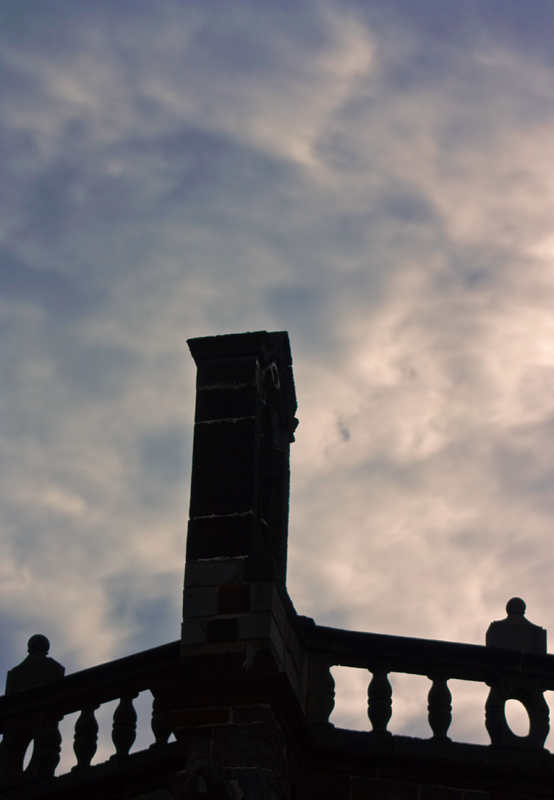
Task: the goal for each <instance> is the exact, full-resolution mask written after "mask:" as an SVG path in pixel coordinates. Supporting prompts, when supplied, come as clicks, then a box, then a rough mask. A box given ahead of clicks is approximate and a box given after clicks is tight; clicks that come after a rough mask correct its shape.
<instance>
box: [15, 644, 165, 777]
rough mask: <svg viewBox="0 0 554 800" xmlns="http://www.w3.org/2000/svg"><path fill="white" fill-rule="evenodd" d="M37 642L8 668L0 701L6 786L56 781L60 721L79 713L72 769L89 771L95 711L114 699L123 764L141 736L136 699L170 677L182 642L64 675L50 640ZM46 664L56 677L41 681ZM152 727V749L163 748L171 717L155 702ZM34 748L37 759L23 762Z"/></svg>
mask: <svg viewBox="0 0 554 800" xmlns="http://www.w3.org/2000/svg"><path fill="white" fill-rule="evenodd" d="M38 639H39V643H40V644H41V650H40V652H38V651H37V649H36V647H35V648H34V649H33V647H34V645H35V644H36V640H37V637H32V639H31V640H30V644H29V651H30V652H29V656H28V657H27V659H25V661H24V662H22V664H21V665H19V666H18V667H15V668H14V669H13V670H10V673H9V675H8V682H7V694H6V695H5V696H4V697H1V698H0V732H1V733H2V734H3V739H2V742H1V743H0V788H1V787H7V786H11V785H15V784H17V783H19V782H21V781H26V780H36V779H37V778H43V779H44V778H46V779H48V778H52V777H53V776H54V775H55V773H56V769H57V767H58V765H59V762H60V752H61V746H62V737H61V735H60V729H59V725H60V722H61V720H63V719H64V718H65V717H68V716H74V715H76V714H77V718H76V721H75V724H74V730H73V732H72V733H73V751H74V754H75V758H76V764H75V766H74V767H73V768H72V770H71V772H72V773H80V772H87V771H88V770H90V768H91V763H92V761H93V759H94V757H95V755H96V753H97V748H98V732H99V725H98V720H97V711H98V709H99V708H100V707H101V706H103V705H104V704H106V703H110V702H112V701H117V707H116V708H115V710H114V712H113V720H112V741H113V745H114V748H115V753H114V755H113V757H112V758H111V759H110V761H113V762H114V766H113V768H114V769H117V768H120V767H123V766H124V765H125V762H126V759H127V758H128V757H129V753H130V750H131V748H132V746H133V744H134V742H135V739H136V735H137V712H136V709H135V706H134V700H135V698H137V696H138V694H139V693H140V692H142V691H145V690H147V689H151V688H152V687H155V685H156V682H157V681H158V682H159V681H163V680H167V679H168V678H170V677H171V675H172V670H174V669H175V665H176V664H177V663H178V659H179V645H180V643H179V642H174V643H171V644H169V645H164V646H163V647H159V648H155V649H154V650H151V651H148V652H146V653H139V654H137V655H135V656H130V657H128V658H124V659H119V660H118V661H113V662H111V663H109V664H103V665H100V666H99V667H93V668H92V669H89V670H84V671H82V672H80V673H74V674H73V675H69V676H66V677H63V667H61V666H60V665H57V668H56V666H55V665H56V662H54V661H53V659H50V658H48V657H47V653H48V644H49V643H48V640H47V639H46V637H38ZM37 652H38V654H37ZM41 666H43V667H44V673H46V674H47V675H48V676H49V677H50V676H52V675H54V676H55V677H50V679H49V680H47V682H41ZM151 729H152V735H153V738H155V744H154V745H153V747H155V748H157V750H159V749H160V747H162V749H163V747H164V746H165V745H167V743H168V739H169V737H170V735H171V732H172V731H171V725H170V720H169V717H168V714H167V712H166V711H165V709H164V708H163V706H162V705H161V704H160V703H159V701H157V700H155V699H153V703H152V707H151ZM64 744H68V743H67V742H65V743H64ZM29 748H32V756H31V759H30V761H29V763H28V765H25V756H26V753H27V752H28V750H29ZM66 763H67V759H66Z"/></svg>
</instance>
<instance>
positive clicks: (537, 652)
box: [303, 598, 554, 756]
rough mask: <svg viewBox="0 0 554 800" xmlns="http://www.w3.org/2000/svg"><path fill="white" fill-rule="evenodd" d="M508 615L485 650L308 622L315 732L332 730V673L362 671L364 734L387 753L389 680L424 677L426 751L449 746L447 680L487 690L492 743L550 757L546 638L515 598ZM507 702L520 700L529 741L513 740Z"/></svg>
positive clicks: (552, 683)
mask: <svg viewBox="0 0 554 800" xmlns="http://www.w3.org/2000/svg"><path fill="white" fill-rule="evenodd" d="M507 611H508V616H507V618H506V619H505V620H501V621H499V622H493V623H492V625H491V626H490V628H489V630H488V632H487V646H484V647H483V646H479V645H471V644H458V643H455V642H446V641H434V640H426V639H412V638H408V637H403V636H389V635H385V634H376V633H357V632H353V631H345V630H339V629H334V628H326V627H322V626H319V625H315V624H314V623H313V622H312V621H309V620H306V621H305V623H304V630H303V634H304V636H303V638H304V644H305V647H306V648H307V650H308V653H309V667H308V672H309V679H308V693H307V699H306V709H307V719H308V722H309V723H310V724H311V725H312V729H313V730H315V732H316V733H317V731H318V729H319V733H320V734H325V731H326V730H327V731H328V733H327V734H325V738H328V736H329V734H330V731H329V729H332V726H331V724H330V723H329V717H330V715H331V712H332V711H333V708H334V702H335V700H334V680H333V677H332V674H331V667H333V666H343V667H354V668H358V669H365V670H368V671H369V672H370V673H371V678H370V679H369V680H368V692H367V696H368V707H367V714H368V717H369V724H368V728H369V730H368V733H366V734H365V735H366V736H369V741H371V740H373V741H374V742H376V743H379V744H378V746H379V747H383V746H386V745H385V743H386V742H387V740H390V742H391V747H392V746H393V745H392V739H394V738H397V737H392V736H391V734H390V733H389V731H388V730H387V726H388V723H389V720H390V718H391V714H392V687H391V683H390V681H389V675H390V674H391V673H408V674H414V675H424V676H427V677H428V678H429V681H430V687H429V693H428V720H429V733H430V736H429V746H431V747H435V748H437V747H442V748H443V750H444V746H443V743H450V739H449V737H448V730H449V727H450V723H451V721H452V703H451V701H452V696H451V693H450V689H449V687H448V681H449V680H450V679H459V680H463V681H478V682H481V683H484V684H486V685H487V686H489V687H490V690H489V694H488V699H487V701H486V705H485V709H484V724H485V726H486V729H487V731H488V734H489V736H490V740H491V744H492V745H493V746H498V747H499V748H509V749H510V750H511V751H512V750H513V749H518V750H524V751H527V752H529V751H540V753H541V754H545V753H546V755H547V756H548V751H545V750H544V749H543V748H544V742H545V740H546V737H547V736H548V732H549V727H550V726H549V709H548V705H547V703H546V701H545V699H544V692H545V691H546V690H548V689H550V690H554V655H547V654H546V632H545V631H544V630H543V629H542V628H540V627H539V626H536V625H533V624H532V623H530V622H528V620H526V619H525V617H524V611H525V604H524V603H523V601H522V600H519V598H514V599H512V600H511V601H510V602H509V603H508V605H507ZM510 699H515V700H518V701H519V702H520V703H522V704H523V706H524V707H525V709H526V711H527V714H528V716H529V723H530V726H529V733H528V735H527V736H516V734H514V733H513V732H512V730H511V729H510V727H509V725H508V723H507V720H506V714H505V705H506V702H507V701H508V700H510ZM337 733H338V731H337ZM398 738H399V737H398ZM403 738H407V737H403ZM419 741H421V740H419ZM451 744H454V743H451ZM476 747H478V746H476ZM482 749H483V750H487V749H488V748H486V747H482ZM452 752H453V751H452Z"/></svg>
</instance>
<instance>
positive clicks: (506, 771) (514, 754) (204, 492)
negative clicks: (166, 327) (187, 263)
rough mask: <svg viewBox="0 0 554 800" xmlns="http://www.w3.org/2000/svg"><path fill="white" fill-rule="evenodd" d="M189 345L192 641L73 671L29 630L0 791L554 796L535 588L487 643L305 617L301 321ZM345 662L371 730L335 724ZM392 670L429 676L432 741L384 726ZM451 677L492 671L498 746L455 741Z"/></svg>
mask: <svg viewBox="0 0 554 800" xmlns="http://www.w3.org/2000/svg"><path fill="white" fill-rule="evenodd" d="M189 344H190V348H191V351H192V354H193V357H194V359H195V361H196V364H197V366H198V394H197V401H196V422H195V435H194V455H193V474H192V490H191V503H190V523H189V534H188V542H187V561H186V569H185V592H184V613H183V629H182V638H181V640H180V641H176V642H172V643H170V644H167V645H164V646H162V647H157V648H154V649H153V650H149V651H147V652H144V653H138V654H136V655H131V656H129V657H128V658H123V659H119V660H117V661H113V662H111V663H108V664H102V665H100V666H98V667H93V668H92V669H88V670H84V671H83V672H78V673H75V674H73V675H67V676H65V677H64V669H63V667H62V666H60V665H59V664H58V663H57V662H56V661H55V660H53V659H52V658H49V657H48V655H47V654H48V647H49V643H48V640H47V639H46V637H44V636H40V635H37V636H33V637H32V638H31V639H30V641H29V655H28V656H27V658H26V659H25V660H24V661H23V662H22V663H21V664H20V665H19V666H17V667H14V668H13V669H12V670H10V672H9V673H8V678H7V682H6V695H5V696H4V697H2V698H0V725H1V731H2V733H3V741H2V744H1V746H0V781H1V784H0V786H1V788H0V798H6V799H7V798H9V800H18V798H37V799H38V798H56V799H58V798H59V800H62V798H63V800H69V799H70V798H79V799H84V800H86V799H87V798H91V800H92V798H106V800H109V799H110V798H114V799H115V798H135V799H138V798H142V799H143V800H146V798H148V800H169V799H170V798H182V799H183V800H185V798H186V800H193V799H194V798H196V800H241V799H242V798H244V800H324V799H325V798H329V800H389V799H390V800H393V799H394V800H489V798H490V800H509V799H511V800H517V798H528V799H530V798H546V797H548V798H552V797H554V756H552V755H551V754H550V753H549V752H548V751H547V750H545V749H544V742H545V739H546V736H547V734H548V730H549V723H548V706H547V705H546V702H545V700H544V691H545V690H547V689H550V690H554V656H551V655H547V654H546V634H545V631H544V630H543V629H542V628H539V627H538V626H535V625H532V624H531V623H529V622H528V621H527V620H526V619H525V617H524V612H525V604H524V603H523V601H522V600H519V599H518V598H514V599H512V600H511V601H510V602H509V603H508V606H507V611H508V616H507V618H506V619H505V620H502V621H500V622H493V623H492V625H491V626H490V628H489V631H488V633H487V640H486V641H487V644H486V646H485V647H480V646H476V645H469V644H457V643H451V642H439V641H431V640H425V639H411V638H407V637H401V636H386V635H381V634H375V633H356V632H353V631H345V630H337V629H334V628H326V627H321V626H319V625H317V624H316V623H315V622H314V621H313V620H312V619H307V618H306V617H301V616H298V615H297V614H296V612H295V610H294V607H293V605H292V603H291V601H290V599H289V597H288V594H287V590H286V586H285V572H286V557H287V516H288V496H289V446H290V443H291V442H292V441H293V438H294V436H293V433H294V429H295V425H296V420H295V416H294V415H295V410H296V400H295V393H294V383H293V376H292V368H291V354H290V349H289V342H288V337H287V334H286V333H266V332H265V331H262V332H258V333H246V334H241V335H232V336H218V337H213V338H204V339H193V340H192V341H191V342H190V343H189ZM316 535H317V532H315V531H314V537H315V536H316ZM314 546H316V542H315V541H314ZM337 664H338V665H344V666H347V667H353V668H356V669H361V670H367V671H368V712H367V713H368V718H369V719H368V730H367V731H365V732H359V731H357V732H356V731H349V730H340V729H337V728H335V727H334V726H333V725H332V724H330V723H329V715H330V713H331V711H332V709H333V704H334V685H333V679H332V676H331V672H330V668H331V667H332V666H333V665H337ZM390 673H412V674H416V675H424V676H427V678H428V679H429V694H428V721H429V737H428V738H425V739H416V738H410V737H407V736H395V735H392V734H391V733H390V732H389V731H388V730H387V725H388V723H389V720H390V717H391V706H392V701H393V700H394V698H393V697H392V690H391V684H390V682H389V674H390ZM452 678H456V679H460V680H464V681H479V682H482V683H484V684H487V685H488V686H489V687H490V692H489V695H488V700H487V703H486V707H485V708H484V709H483V718H482V721H483V725H485V726H486V729H487V731H488V733H489V735H490V740H491V744H490V745H489V746H484V745H474V744H464V743H459V742H453V741H451V740H450V739H449V737H448V730H449V726H450V722H451V695H450V691H449V688H448V681H449V679H452ZM146 689H148V690H150V692H151V693H152V695H153V698H154V701H153V708H152V715H151V729H152V732H153V737H154V738H155V744H153V745H152V746H150V747H148V748H147V749H143V750H139V751H138V752H132V753H130V754H129V751H130V749H131V747H132V745H133V742H134V741H135V731H136V712H135V708H134V706H133V701H134V699H135V698H136V697H137V695H138V693H139V692H142V691H144V690H146ZM509 698H515V699H517V700H519V701H520V702H521V703H522V704H523V705H524V706H525V708H526V709H527V712H528V715H529V720H530V730H529V735H528V736H526V737H517V736H515V735H514V734H513V733H512V731H511V730H510V728H509V727H508V725H507V722H506V717H505V704H506V701H507V700H508V699H509ZM110 701H116V704H117V707H116V709H115V713H113V730H112V739H113V751H112V752H113V755H112V756H111V757H110V758H108V760H106V761H104V762H103V763H98V764H94V765H92V766H91V761H92V760H93V758H94V756H95V753H96V749H97V732H98V724H97V719H96V712H97V709H99V707H100V706H101V705H102V704H105V703H108V702H110ZM70 714H75V717H74V719H75V718H76V723H75V724H74V732H73V733H72V735H71V736H70V737H69V741H64V742H63V743H62V742H61V737H60V733H59V723H60V721H61V720H62V718H63V717H65V716H67V715H70ZM60 747H62V749H63V753H64V758H65V753H66V752H67V751H68V750H69V751H71V748H72V747H73V750H74V753H75V759H76V765H75V766H74V767H73V768H72V769H70V770H69V771H66V773H65V774H56V770H57V768H58V769H59V767H58V765H59V763H60ZM30 748H32V757H31V758H30V761H29V763H28V765H27V766H26V767H25V768H24V765H26V764H27V759H26V756H25V754H26V752H27V751H30ZM61 763H68V762H63V761H62V762H61ZM59 771H61V772H62V773H63V770H59Z"/></svg>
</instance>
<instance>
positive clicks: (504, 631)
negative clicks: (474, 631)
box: [486, 597, 546, 653]
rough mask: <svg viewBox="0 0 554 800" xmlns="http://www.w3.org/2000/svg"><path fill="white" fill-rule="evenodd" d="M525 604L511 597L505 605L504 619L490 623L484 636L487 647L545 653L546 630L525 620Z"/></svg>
mask: <svg viewBox="0 0 554 800" xmlns="http://www.w3.org/2000/svg"><path fill="white" fill-rule="evenodd" d="M525 608H526V606H525V603H524V601H523V600H522V599H521V597H512V599H511V600H508V602H507V604H506V613H507V614H508V616H507V617H506V619H502V620H496V621H495V622H491V624H490V625H489V629H488V631H487V636H486V644H487V647H502V648H504V649H506V650H521V651H523V652H526V653H546V630H545V629H544V628H541V627H540V625H533V623H532V622H529V620H528V619H525Z"/></svg>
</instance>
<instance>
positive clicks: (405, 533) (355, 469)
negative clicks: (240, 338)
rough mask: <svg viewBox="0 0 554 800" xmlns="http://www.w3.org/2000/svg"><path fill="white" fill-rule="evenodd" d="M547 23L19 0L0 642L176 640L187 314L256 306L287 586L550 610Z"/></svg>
mask: <svg viewBox="0 0 554 800" xmlns="http://www.w3.org/2000/svg"><path fill="white" fill-rule="evenodd" d="M553 25H554V5H553V4H552V2H550V0H533V3H532V4H531V3H522V2H521V0H502V2H499V0H460V2H457V3H445V2H443V0H418V2H417V3H414V2H413V0H357V1H356V0H294V2H292V0H279V2H276V1H275V0H274V1H273V2H271V0H234V1H233V2H232V3H231V2H228V0H208V2H206V0H95V2H94V3H91V2H87V0H71V1H69V0H48V1H47V2H45V1H44V0H25V2H24V3H23V2H21V0H4V2H3V3H2V4H1V6H0V159H1V160H0V171H1V172H0V174H1V178H0V204H1V210H2V213H1V215H0V334H1V335H0V375H1V392H0V457H1V462H2V463H1V470H2V474H1V482H0V548H1V550H0V553H1V557H0V572H1V580H0V623H1V635H2V648H1V658H0V661H1V665H2V667H3V669H7V668H9V667H11V666H13V665H14V664H15V663H17V662H18V661H20V660H21V658H22V657H23V655H24V654H25V649H26V648H25V644H26V640H27V638H28V637H29V636H30V635H31V634H32V633H35V632H42V633H45V634H46V635H48V636H49V638H50V639H51V641H52V655H53V656H54V657H55V658H57V659H58V660H60V661H61V662H62V663H64V664H65V665H66V667H67V669H68V670H70V671H73V670H75V669H81V668H84V667H87V666H91V665H93V664H95V663H98V662H100V661H105V660H108V659H110V658H114V657H116V656H121V655H125V654H128V653H131V652H134V651H136V650H139V649H145V648H148V647H152V646H154V645H156V644H161V643H163V642H165V641H169V640H174V639H176V638H178V635H179V622H180V602H181V585H182V569H183V562H184V549H185V533H186V518H187V507H188V484H189V476H190V453H191V433H192V420H193V411H194V379H195V368H194V363H193V361H192V359H191V357H190V355H189V353H188V348H187V346H186V339H187V338H190V337H195V336H205V335H211V334H219V333H231V332H241V331H245V330H258V329H266V330H288V331H289V333H290V337H291V344H292V351H293V357H294V369H295V378H296V384H297V394H298V400H299V412H298V416H299V419H300V426H299V428H298V432H297V442H296V444H295V445H294V447H293V455H292V470H293V473H292V495H291V528H290V551H289V591H290V593H291V596H292V598H293V600H294V602H295V604H296V606H297V609H298V611H299V612H300V613H303V614H307V615H309V616H314V617H315V618H316V620H317V621H318V622H320V623H322V624H327V625H335V626H340V627H347V628H353V629H359V630H371V631H379V632H387V633H397V634H403V635H412V636H422V637H428V638H439V639H453V640H461V641H467V642H473V643H483V642H484V634H485V631H486V628H487V626H488V624H489V623H490V621H491V620H493V619H499V618H501V617H503V616H504V606H505V603H506V601H507V600H508V599H509V598H510V597H512V596H514V595H519V596H521V597H523V598H524V599H525V600H526V602H527V605H528V616H529V618H530V619H531V620H532V621H533V622H535V623H537V624H540V625H542V626H543V627H546V628H547V629H550V630H551V631H552V632H553V634H554V602H553V591H554V590H553V589H552V574H553V573H554V537H553V536H552V527H553V522H554V391H553V390H554V311H553V309H554V268H553V261H554V146H553V141H554V48H553V46H552V36H551V32H552V28H553ZM423 680H424V682H425V679H423ZM416 683H417V681H416ZM366 685H367V677H366V676H363V675H358V674H356V676H355V677H354V678H352V677H347V679H344V678H343V680H342V683H341V684H340V686H343V701H342V703H343V705H342V709H343V711H342V712H341V713H342V714H343V717H342V718H341V719H342V720H343V722H344V721H345V720H346V721H349V724H355V722H354V719H355V718H356V719H362V720H363V715H364V711H363V704H364V700H363V693H364V691H365V686H366ZM415 685H416V684H413V685H412V684H410V683H409V682H408V684H407V683H406V679H404V683H402V679H399V683H398V698H400V699H399V700H398V702H397V705H396V706H395V713H397V711H396V709H399V710H398V713H397V717H394V716H393V722H395V721H396V723H397V724H396V728H395V726H394V725H392V728H393V730H397V731H400V730H402V731H404V732H410V731H416V730H419V729H418V728H417V725H416V722H414V720H415V716H416V711H415V710H414V708H415V707H414V708H412V700H413V695H414V691H413V686H415ZM417 686H419V684H417ZM426 690H427V689H426V687H423V689H422V693H421V698H420V700H418V703H420V706H419V708H420V709H423V708H424V706H425V696H424V695H425V692H426ZM418 691H419V689H418ZM356 692H357V693H358V694H356ZM403 692H404V694H402V693H403ZM466 693H467V690H466ZM415 694H417V692H415ZM470 694H471V692H470ZM460 697H462V698H463V697H465V695H463V691H462V690H461V694H460ZM468 697H469V695H468ZM468 697H466V699H465V700H463V701H457V699H456V696H455V703H456V702H460V703H461V705H460V715H459V717H458V719H459V720H460V719H461V720H462V723H460V722H457V723H456V724H458V725H461V726H462V727H461V728H460V729H459V730H461V731H462V733H461V734H460V735H463V736H469V735H470V729H471V734H472V735H474V740H476V741H477V740H483V741H485V739H479V737H480V736H482V735H483V734H482V725H481V721H480V720H479V721H478V723H476V725H473V722H471V719H470V716H471V715H470V714H469V712H468V711H467V709H468V708H470V705H471V702H470V701H471V698H469V699H468ZM360 698H361V699H360ZM402 698H404V699H402ZM466 701H467V702H466ZM478 701H479V702H480V703H482V696H481V695H479V698H478ZM464 703H465V705H464ZM468 704H469V705H468ZM464 709H466V711H464ZM464 714H465V715H466V716H465V718H464ZM356 715H358V716H357V717H356ZM337 719H338V717H337ZM464 719H465V722H464V721H463V720H464ZM360 724H363V721H362V723H360ZM464 725H465V728H464ZM414 726H415V727H414ZM472 726H473V728H475V730H474V729H473V728H472ZM477 728H479V731H477ZM462 729H463V730H462ZM480 731H481V732H480ZM475 737H476V738H475Z"/></svg>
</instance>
